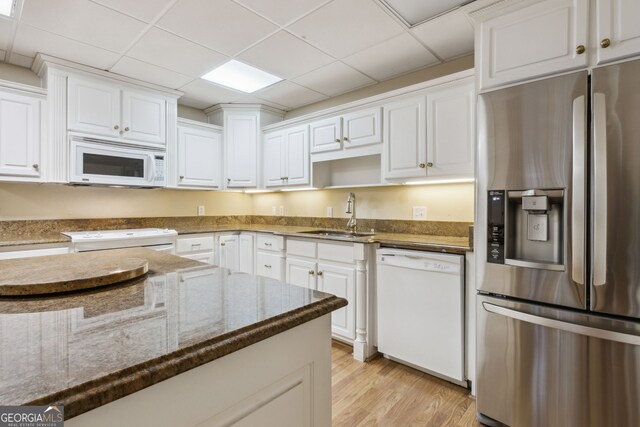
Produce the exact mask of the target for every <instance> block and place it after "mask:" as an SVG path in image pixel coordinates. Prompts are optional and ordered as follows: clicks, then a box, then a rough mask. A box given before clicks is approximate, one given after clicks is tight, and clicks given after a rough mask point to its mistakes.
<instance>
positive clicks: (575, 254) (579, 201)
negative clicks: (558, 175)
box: [571, 95, 586, 285]
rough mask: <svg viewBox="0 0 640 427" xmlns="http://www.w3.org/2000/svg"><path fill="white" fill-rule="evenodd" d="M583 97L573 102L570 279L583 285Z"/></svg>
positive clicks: (584, 113)
mask: <svg viewBox="0 0 640 427" xmlns="http://www.w3.org/2000/svg"><path fill="white" fill-rule="evenodd" d="M585 115H586V110H585V96H584V95H581V96H579V97H577V98H576V99H574V100H573V180H572V181H573V185H572V187H573V189H572V191H571V278H572V279H573V281H574V282H576V283H578V284H580V285H584V259H585V251H584V233H585V228H584V227H585V226H584V217H585V206H584V200H585V191H586V189H585V172H586V171H585V138H586V136H585Z"/></svg>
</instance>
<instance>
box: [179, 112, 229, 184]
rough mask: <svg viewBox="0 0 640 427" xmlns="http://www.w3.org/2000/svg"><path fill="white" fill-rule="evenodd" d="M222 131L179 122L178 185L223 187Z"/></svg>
mask: <svg viewBox="0 0 640 427" xmlns="http://www.w3.org/2000/svg"><path fill="white" fill-rule="evenodd" d="M221 178H222V131H220V130H217V129H208V128H206V127H205V126H198V125H191V124H185V123H181V122H179V123H178V180H177V184H178V186H179V187H197V188H220V186H221V182H220V180H221Z"/></svg>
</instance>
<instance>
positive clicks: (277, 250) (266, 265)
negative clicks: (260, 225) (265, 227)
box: [255, 233, 286, 281]
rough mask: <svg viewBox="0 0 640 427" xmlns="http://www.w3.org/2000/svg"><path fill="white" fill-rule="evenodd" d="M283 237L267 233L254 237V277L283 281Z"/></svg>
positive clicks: (284, 275)
mask: <svg viewBox="0 0 640 427" xmlns="http://www.w3.org/2000/svg"><path fill="white" fill-rule="evenodd" d="M285 256H286V254H285V252H284V237H283V236H276V235H273V234H267V233H257V235H256V273H255V274H256V275H257V276H264V277H269V278H271V279H275V280H280V281H284V280H285V277H286V274H285Z"/></svg>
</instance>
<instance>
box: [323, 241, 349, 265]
mask: <svg viewBox="0 0 640 427" xmlns="http://www.w3.org/2000/svg"><path fill="white" fill-rule="evenodd" d="M318 259H324V260H327V261H338V262H344V263H347V264H352V263H353V261H354V256H353V243H334V242H332V243H324V242H323V243H318Z"/></svg>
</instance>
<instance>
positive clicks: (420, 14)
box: [379, 0, 473, 27]
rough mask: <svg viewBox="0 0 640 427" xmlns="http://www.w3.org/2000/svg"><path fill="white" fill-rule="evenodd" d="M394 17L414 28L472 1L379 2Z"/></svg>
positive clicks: (418, 0)
mask: <svg viewBox="0 0 640 427" xmlns="http://www.w3.org/2000/svg"><path fill="white" fill-rule="evenodd" d="M379 1H380V3H382V4H383V5H385V6H386V7H387V8H388V9H389V10H390V11H391V12H392V13H393V14H394V15H396V16H397V17H398V18H400V19H402V20H403V21H404V22H405V24H407V26H408V27H415V26H416V25H419V24H422V23H423V22H425V21H428V20H430V19H433V18H435V17H437V16H440V15H442V14H444V13H446V12H449V11H450V10H453V9H457V8H459V7H460V6H464V5H465V4H467V3H471V2H472V1H473V0H429V1H425V0H379Z"/></svg>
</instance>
